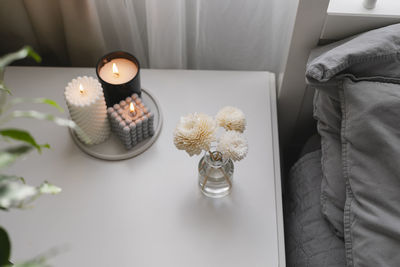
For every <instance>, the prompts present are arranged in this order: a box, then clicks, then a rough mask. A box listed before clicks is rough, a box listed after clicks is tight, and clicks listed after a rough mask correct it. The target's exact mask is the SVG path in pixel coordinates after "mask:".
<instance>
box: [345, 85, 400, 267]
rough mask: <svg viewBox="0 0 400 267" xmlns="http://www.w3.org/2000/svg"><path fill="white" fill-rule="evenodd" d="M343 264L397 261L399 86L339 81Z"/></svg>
mask: <svg viewBox="0 0 400 267" xmlns="http://www.w3.org/2000/svg"><path fill="white" fill-rule="evenodd" d="M341 96H342V101H341V103H342V107H343V113H344V114H345V115H344V116H343V129H342V135H343V139H342V142H343V162H344V164H343V172H344V175H345V178H346V180H347V181H348V185H349V186H348V190H347V199H346V205H345V210H344V230H345V245H346V259H347V264H348V266H379V267H384V266H399V265H400V253H399V250H400V85H398V84H392V83H378V82H370V81H361V82H353V81H351V80H350V79H345V81H344V83H343V93H342V94H341Z"/></svg>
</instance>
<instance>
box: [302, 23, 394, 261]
mask: <svg viewBox="0 0 400 267" xmlns="http://www.w3.org/2000/svg"><path fill="white" fill-rule="evenodd" d="M399 51H400V24H396V25H392V26H388V27H385V28H381V29H378V30H374V31H371V32H367V33H365V34H361V35H359V36H357V37H356V38H354V39H352V40H350V41H348V42H346V43H344V44H342V45H340V46H337V47H336V48H333V49H332V50H330V51H328V52H326V53H324V54H323V55H320V56H319V57H317V58H315V59H314V60H312V61H311V62H310V64H308V66H307V73H306V75H307V80H308V82H309V83H311V84H313V85H315V86H316V87H317V89H319V90H322V91H326V92H328V91H329V95H330V96H331V97H335V96H337V94H335V93H332V92H334V90H336V91H337V92H338V94H339V96H340V98H339V102H340V106H341V114H342V118H341V130H340V134H341V144H342V147H341V154H342V171H343V176H344V178H345V182H346V202H345V207H344V239H345V246H346V260H347V266H380V267H381V266H399V265H400V254H399V253H398V251H399V250H400V85H399V84H398V83H399V81H400V64H399V57H400V56H399V55H400V54H399ZM326 89H329V90H326Z"/></svg>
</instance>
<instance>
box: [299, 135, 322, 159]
mask: <svg viewBox="0 0 400 267" xmlns="http://www.w3.org/2000/svg"><path fill="white" fill-rule="evenodd" d="M317 150H321V137H320V136H319V135H318V134H315V135H313V136H311V137H310V138H308V140H307V142H306V143H305V144H304V146H303V148H302V149H301V152H300V156H299V158H301V157H302V156H304V155H305V154H308V153H311V152H314V151H317Z"/></svg>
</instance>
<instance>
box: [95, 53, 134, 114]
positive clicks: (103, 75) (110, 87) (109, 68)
mask: <svg viewBox="0 0 400 267" xmlns="http://www.w3.org/2000/svg"><path fill="white" fill-rule="evenodd" d="M96 74H97V77H98V78H99V81H100V83H101V85H102V86H103V90H104V97H105V100H106V103H107V107H112V106H113V105H114V104H117V103H119V102H120V101H121V100H124V99H125V98H127V97H129V96H131V95H132V94H134V93H136V94H137V95H139V96H140V95H141V87H140V66H139V62H138V60H137V59H136V58H135V57H134V56H132V55H131V54H129V53H126V52H122V51H117V52H112V53H110V54H107V55H105V56H103V57H102V58H101V59H100V60H99V62H98V63H97V67H96Z"/></svg>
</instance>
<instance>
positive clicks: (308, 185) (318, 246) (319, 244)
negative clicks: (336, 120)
mask: <svg viewBox="0 0 400 267" xmlns="http://www.w3.org/2000/svg"><path fill="white" fill-rule="evenodd" d="M321 179H322V171H321V151H320V150H317V151H314V152H310V153H307V154H305V155H304V156H303V157H301V158H300V159H299V160H298V161H297V163H296V164H295V165H294V166H293V167H292V169H291V171H290V175H289V179H288V181H287V188H286V190H287V192H286V193H287V199H286V200H285V237H286V261H287V266H289V267H344V266H345V265H346V260H345V251H344V243H343V240H340V239H339V238H338V237H337V236H336V235H335V234H334V233H333V232H332V231H331V229H330V225H329V224H328V223H327V221H326V220H325V219H324V218H323V216H322V213H321V204H320V191H321Z"/></svg>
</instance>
